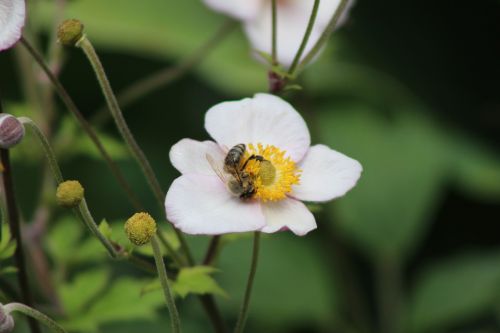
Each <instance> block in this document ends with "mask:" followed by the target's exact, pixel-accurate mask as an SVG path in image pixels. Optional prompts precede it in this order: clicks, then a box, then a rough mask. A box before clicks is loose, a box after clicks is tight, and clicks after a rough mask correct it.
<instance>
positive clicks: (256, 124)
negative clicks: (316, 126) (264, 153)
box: [205, 94, 311, 161]
mask: <svg viewBox="0 0 500 333" xmlns="http://www.w3.org/2000/svg"><path fill="white" fill-rule="evenodd" d="M205 128H206V130H207V131H208V133H209V134H210V135H211V136H212V138H214V139H215V141H217V143H219V144H220V145H225V146H227V147H232V146H234V145H236V144H239V143H245V144H248V143H253V144H256V143H262V144H264V145H266V144H269V145H274V146H276V147H278V148H279V149H281V150H285V151H286V152H287V156H290V157H291V158H292V160H294V161H299V160H301V159H302V157H303V156H304V154H305V153H306V151H307V149H308V148H309V145H310V142H311V138H310V135H309V130H308V129H307V125H306V123H305V121H304V119H303V118H302V117H301V116H300V114H299V113H298V112H297V111H295V109H294V108H293V107H292V106H291V105H290V104H289V103H287V102H285V101H284V100H283V99H281V98H279V97H276V96H274V95H269V94H256V95H255V96H254V97H253V98H245V99H242V100H239V101H233V102H224V103H220V104H217V105H215V106H214V107H212V108H211V109H210V110H208V112H207V114H206V115H205Z"/></svg>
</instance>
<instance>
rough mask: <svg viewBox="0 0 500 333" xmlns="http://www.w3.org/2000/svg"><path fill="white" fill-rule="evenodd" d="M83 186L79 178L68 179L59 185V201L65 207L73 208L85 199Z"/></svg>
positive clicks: (57, 192)
mask: <svg viewBox="0 0 500 333" xmlns="http://www.w3.org/2000/svg"><path fill="white" fill-rule="evenodd" d="M83 193H84V190H83V187H82V185H81V184H80V182H79V181H77V180H67V181H65V182H62V183H61V184H59V186H58V187H57V191H56V197H57V203H58V204H59V205H61V206H63V207H67V208H73V207H76V206H78V205H79V204H80V202H81V201H82V200H83Z"/></svg>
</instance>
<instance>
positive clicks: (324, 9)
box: [245, 0, 345, 67]
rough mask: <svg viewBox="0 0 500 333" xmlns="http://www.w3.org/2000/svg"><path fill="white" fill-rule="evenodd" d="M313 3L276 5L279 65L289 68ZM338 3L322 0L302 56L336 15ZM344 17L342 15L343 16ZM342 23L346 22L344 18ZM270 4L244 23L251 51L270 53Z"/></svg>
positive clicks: (289, 1) (294, 0)
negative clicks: (254, 17)
mask: <svg viewBox="0 0 500 333" xmlns="http://www.w3.org/2000/svg"><path fill="white" fill-rule="evenodd" d="M313 3H314V1H313V0H284V1H282V2H281V3H280V5H279V6H278V9H277V10H278V15H277V23H278V24H277V36H276V37H277V57H278V61H279V63H280V64H282V65H284V66H285V67H289V66H290V65H291V64H292V61H293V59H294V57H295V54H296V53H297V50H298V49H299V46H300V43H301V42H302V38H303V37H304V33H305V31H306V28H307V24H308V22H309V18H310V16H311V12H312V8H313ZM339 3H340V0H322V1H320V5H319V8H318V15H317V16H316V20H315V23H314V26H313V30H312V31H311V35H310V37H309V40H308V42H307V44H306V48H305V50H304V53H303V56H305V55H306V54H307V53H308V52H309V51H310V50H311V48H312V47H313V46H314V44H315V43H316V41H317V40H318V39H319V37H320V36H321V34H322V33H323V30H324V29H325V27H326V26H327V25H328V22H330V19H331V18H332V17H333V15H334V14H335V11H336V10H337V7H338V5H339ZM343 16H345V14H344V15H343ZM344 20H345V19H344ZM271 22H272V20H271V5H269V6H263V7H262V11H261V13H260V15H259V16H258V17H257V18H256V19H255V20H251V21H247V22H246V23H245V32H246V34H247V36H248V38H249V39H250V42H251V44H252V46H253V48H254V49H256V50H259V51H263V52H266V53H268V54H270V53H271V43H272V42H271V40H272V37H271V36H272V23H271Z"/></svg>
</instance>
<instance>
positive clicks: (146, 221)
mask: <svg viewBox="0 0 500 333" xmlns="http://www.w3.org/2000/svg"><path fill="white" fill-rule="evenodd" d="M125 233H126V234H127V237H128V239H129V240H130V241H131V242H132V243H133V244H135V245H138V246H141V245H144V244H147V243H148V242H149V241H150V240H151V237H153V236H154V234H155V233H156V222H155V220H154V219H153V218H152V217H151V215H149V214H148V213H135V214H134V215H132V217H131V218H129V219H128V220H127V222H126V223H125Z"/></svg>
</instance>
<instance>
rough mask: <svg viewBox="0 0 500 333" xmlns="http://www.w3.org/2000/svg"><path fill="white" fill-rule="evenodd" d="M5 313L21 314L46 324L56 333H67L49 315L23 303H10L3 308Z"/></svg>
mask: <svg viewBox="0 0 500 333" xmlns="http://www.w3.org/2000/svg"><path fill="white" fill-rule="evenodd" d="M0 306H1V305H0ZM3 311H4V312H5V314H6V315H10V314H11V313H12V312H20V313H22V314H24V315H26V316H28V317H29V318H30V319H32V320H36V321H38V322H40V323H42V324H44V325H45V326H47V327H48V328H50V329H51V330H52V331H54V332H58V333H66V330H65V329H64V328H62V327H61V326H60V325H59V324H58V323H56V322H55V321H54V320H52V319H51V318H49V317H48V316H47V315H45V314H43V313H41V312H40V311H37V310H35V309H33V308H32V307H30V306H27V305H24V304H21V303H9V304H6V305H4V306H3Z"/></svg>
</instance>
